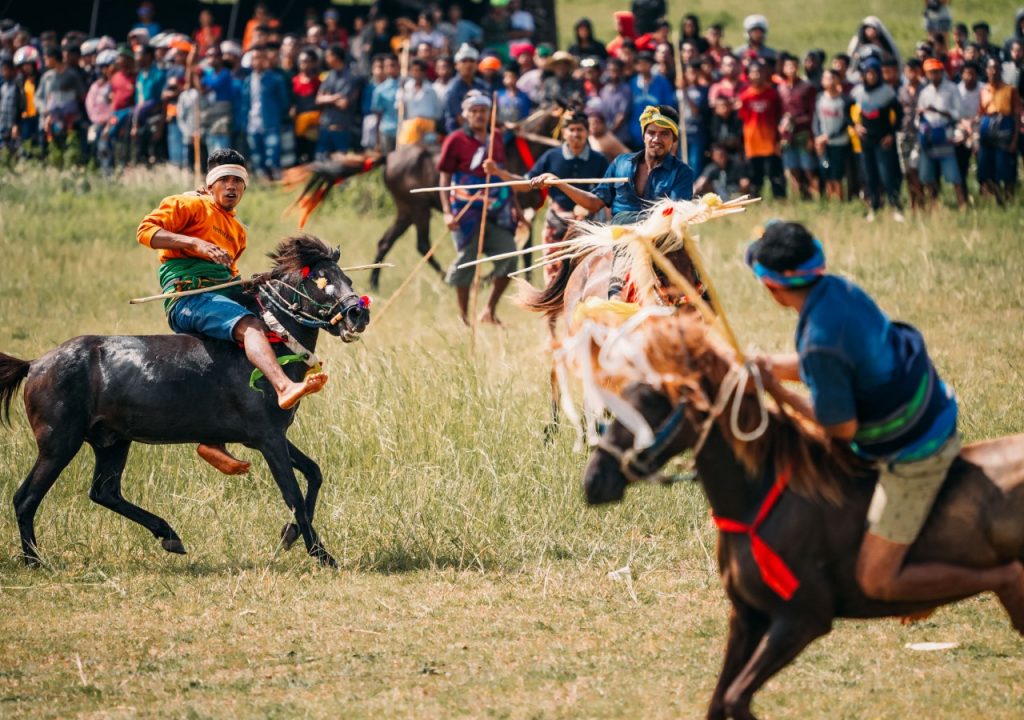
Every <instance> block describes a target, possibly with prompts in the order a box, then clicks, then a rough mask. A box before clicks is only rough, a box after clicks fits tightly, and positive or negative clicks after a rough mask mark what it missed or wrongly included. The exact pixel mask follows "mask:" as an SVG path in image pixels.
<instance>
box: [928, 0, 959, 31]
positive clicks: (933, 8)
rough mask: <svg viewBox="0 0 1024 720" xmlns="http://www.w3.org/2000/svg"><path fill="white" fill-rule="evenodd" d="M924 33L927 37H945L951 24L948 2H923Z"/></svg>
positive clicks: (951, 17) (935, 0)
mask: <svg viewBox="0 0 1024 720" xmlns="http://www.w3.org/2000/svg"><path fill="white" fill-rule="evenodd" d="M923 24H924V31H925V32H926V33H928V34H929V35H938V34H942V35H945V34H946V33H948V32H949V28H950V27H951V26H952V24H953V16H952V15H950V13H949V0H924V23H923Z"/></svg>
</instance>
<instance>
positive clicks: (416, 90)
mask: <svg viewBox="0 0 1024 720" xmlns="http://www.w3.org/2000/svg"><path fill="white" fill-rule="evenodd" d="M398 103H399V104H400V105H401V107H402V108H404V110H405V118H404V119H403V121H402V126H401V127H400V128H399V133H398V144H399V145H411V144H414V143H420V142H425V143H428V144H431V145H432V144H434V143H436V142H437V122H438V120H440V119H441V114H442V112H443V108H442V107H441V102H440V100H438V99H437V93H436V92H434V86H433V85H431V84H430V80H429V79H428V78H427V63H426V62H425V61H423V60H420V59H419V58H416V59H414V60H413V61H412V62H411V63H410V64H409V77H408V79H406V80H405V81H404V82H403V83H402V87H401V89H400V90H399V91H398Z"/></svg>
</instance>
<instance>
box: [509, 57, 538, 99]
mask: <svg viewBox="0 0 1024 720" xmlns="http://www.w3.org/2000/svg"><path fill="white" fill-rule="evenodd" d="M509 52H510V53H511V55H512V59H513V60H515V61H516V62H517V63H518V64H519V82H517V83H516V87H518V88H519V89H520V90H522V91H523V92H524V93H526V96H527V97H528V98H530V104H531V105H540V104H541V102H542V101H543V100H544V69H543V68H542V67H540V65H539V64H538V60H537V58H538V57H539V52H538V50H537V48H535V47H534V46H533V45H532V44H531V43H525V42H524V43H515V44H513V45H512V46H511V47H510V48H509ZM545 62H546V61H545Z"/></svg>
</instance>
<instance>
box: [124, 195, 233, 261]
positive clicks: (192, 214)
mask: <svg viewBox="0 0 1024 720" xmlns="http://www.w3.org/2000/svg"><path fill="white" fill-rule="evenodd" d="M160 230H167V231H169V232H173V233H178V234H180V235H188V236H190V237H196V238H199V239H200V240H206V241H208V242H212V243H213V244H214V245H216V246H217V247H219V248H220V249H221V250H223V251H224V252H226V253H227V254H228V255H230V256H231V275H232V276H237V275H238V266H237V264H236V263H237V262H238V258H239V257H240V256H241V254H242V253H243V252H245V226H243V225H242V223H240V222H238V218H236V217H235V212H234V210H225V209H224V208H222V207H221V206H220V205H218V204H217V203H216V202H215V201H214V199H213V198H212V197H210V196H209V195H205V194H199V193H194V194H189V195H171V196H170V197H165V198H164V199H163V200H162V201H161V202H160V207H158V208H157V209H156V210H154V211H153V212H151V213H150V214H149V215H147V216H146V217H144V218H142V222H141V223H139V229H138V231H137V232H136V237H138V240H139V242H140V243H142V244H143V245H145V246H146V247H149V248H151V247H153V236H154V235H156V234H157V232H158V231H160ZM157 252H158V253H159V255H160V262H161V263H163V262H166V261H167V260H171V259H175V258H188V257H194V256H192V255H189V254H188V253H187V252H185V251H183V250H171V249H167V248H160V249H159V250H158V251H157Z"/></svg>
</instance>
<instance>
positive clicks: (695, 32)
mask: <svg viewBox="0 0 1024 720" xmlns="http://www.w3.org/2000/svg"><path fill="white" fill-rule="evenodd" d="M718 37H719V39H721V28H719V34H718ZM685 42H691V43H693V44H694V46H695V47H696V48H697V54H698V55H704V54H705V53H706V52H708V50H710V49H711V45H710V43H708V41H707V39H705V38H704V37H702V36H701V34H700V18H699V17H697V16H696V15H694V14H693V13H688V14H686V15H683V19H682V20H680V21H679V45H680V47H682V44H683V43H685Z"/></svg>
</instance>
